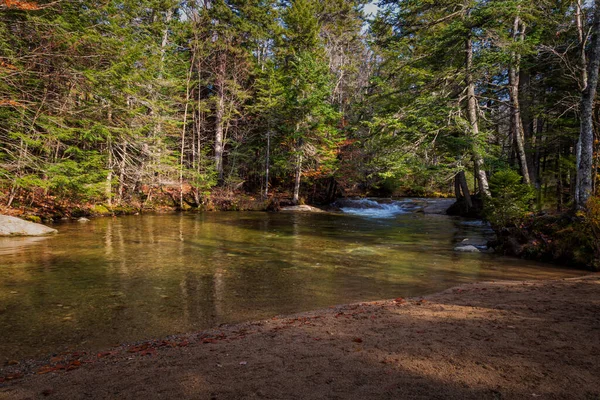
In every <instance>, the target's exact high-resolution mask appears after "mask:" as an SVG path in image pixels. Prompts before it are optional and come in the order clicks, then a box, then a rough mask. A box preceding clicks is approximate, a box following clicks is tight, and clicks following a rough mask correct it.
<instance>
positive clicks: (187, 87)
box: [179, 56, 194, 209]
mask: <svg viewBox="0 0 600 400" xmlns="http://www.w3.org/2000/svg"><path fill="white" fill-rule="evenodd" d="M193 69H194V56H192V61H191V63H190V69H189V71H188V76H187V81H186V85H185V108H184V111H183V126H182V127H181V148H180V150H181V154H180V155H179V208H180V209H183V162H184V160H185V157H184V154H185V132H186V130H187V118H188V108H189V105H190V83H191V81H192V72H193Z"/></svg>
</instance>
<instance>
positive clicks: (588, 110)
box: [575, 0, 600, 209]
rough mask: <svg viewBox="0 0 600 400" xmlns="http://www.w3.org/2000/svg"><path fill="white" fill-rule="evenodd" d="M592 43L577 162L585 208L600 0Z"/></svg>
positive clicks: (599, 55)
mask: <svg viewBox="0 0 600 400" xmlns="http://www.w3.org/2000/svg"><path fill="white" fill-rule="evenodd" d="M595 4H596V5H595V10H594V25H593V27H592V44H591V52H590V58H589V65H588V85H587V87H586V88H585V90H584V91H583V93H582V95H581V129H580V133H579V143H580V151H581V153H580V154H578V155H579V157H578V162H577V185H576V187H577V193H576V194H575V206H576V208H577V209H584V208H585V206H586V203H587V201H588V199H589V198H590V196H591V195H592V193H593V186H592V185H593V180H592V175H593V171H592V168H593V165H594V123H593V111H594V99H595V98H596V88H597V86H598V68H599V67H600V0H596V1H595Z"/></svg>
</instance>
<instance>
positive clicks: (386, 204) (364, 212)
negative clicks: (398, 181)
mask: <svg viewBox="0 0 600 400" xmlns="http://www.w3.org/2000/svg"><path fill="white" fill-rule="evenodd" d="M334 205H335V206H337V207H338V208H339V209H340V210H341V211H342V212H344V213H346V214H352V215H359V216H362V217H368V218H394V217H395V216H397V215H400V214H406V213H409V212H411V211H413V210H414V208H415V207H416V206H417V205H416V204H415V202H414V201H413V200H410V199H408V200H388V199H340V200H338V201H336V202H335V203H334Z"/></svg>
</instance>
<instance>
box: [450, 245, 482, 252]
mask: <svg viewBox="0 0 600 400" xmlns="http://www.w3.org/2000/svg"><path fill="white" fill-rule="evenodd" d="M454 251H458V252H461V253H480V252H481V251H480V250H479V249H478V248H477V247H475V246H472V245H470V244H469V245H466V246H456V247H455V248H454Z"/></svg>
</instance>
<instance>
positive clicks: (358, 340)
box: [352, 337, 363, 343]
mask: <svg viewBox="0 0 600 400" xmlns="http://www.w3.org/2000/svg"><path fill="white" fill-rule="evenodd" d="M352 341H353V342H355V343H362V341H363V340H362V339H361V338H359V337H357V338H354V339H352Z"/></svg>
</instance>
